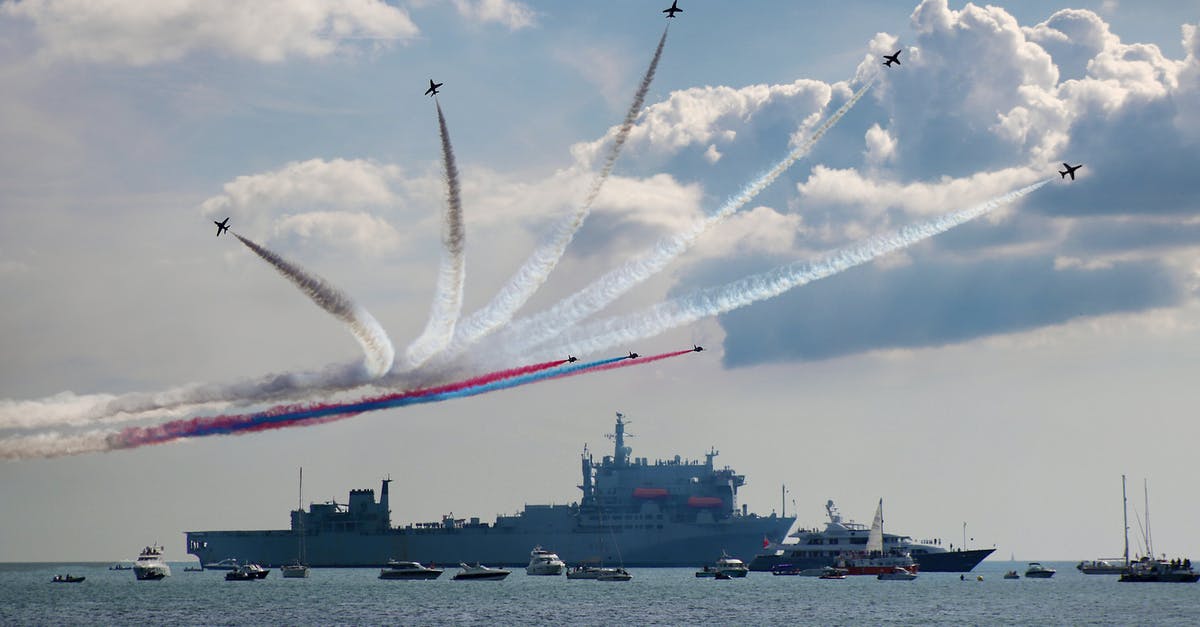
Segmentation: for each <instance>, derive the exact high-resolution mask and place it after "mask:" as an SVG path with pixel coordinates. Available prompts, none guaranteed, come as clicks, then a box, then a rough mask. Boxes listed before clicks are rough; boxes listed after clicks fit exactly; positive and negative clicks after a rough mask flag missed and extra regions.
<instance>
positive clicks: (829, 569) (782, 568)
mask: <svg viewBox="0 0 1200 627" xmlns="http://www.w3.org/2000/svg"><path fill="white" fill-rule="evenodd" d="M838 573H841V574H842V575H845V574H846V569H844V568H836V567H834V566H821V567H820V568H801V567H799V566H797V565H795V564H776V565H775V566H772V567H771V574H772V575H791V576H798V577H820V576H821V575H828V574H838Z"/></svg>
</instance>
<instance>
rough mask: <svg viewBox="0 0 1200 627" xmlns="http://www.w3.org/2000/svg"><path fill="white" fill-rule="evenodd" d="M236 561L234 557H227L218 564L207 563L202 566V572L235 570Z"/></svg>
mask: <svg viewBox="0 0 1200 627" xmlns="http://www.w3.org/2000/svg"><path fill="white" fill-rule="evenodd" d="M237 567H238V561H237V558H235V557H227V558H225V559H223V560H221V561H219V562H209V563H207V564H204V565H203V568H204V570H236V569H237Z"/></svg>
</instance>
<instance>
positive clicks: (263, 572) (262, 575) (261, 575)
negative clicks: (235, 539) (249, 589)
mask: <svg viewBox="0 0 1200 627" xmlns="http://www.w3.org/2000/svg"><path fill="white" fill-rule="evenodd" d="M241 569H242V570H244V571H246V572H248V573H250V574H251V575H254V578H255V579H266V578H267V575H269V574H271V571H270V569H267V568H263V567H262V566H259V565H258V564H242V566H241Z"/></svg>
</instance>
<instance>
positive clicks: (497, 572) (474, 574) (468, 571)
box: [454, 563, 512, 581]
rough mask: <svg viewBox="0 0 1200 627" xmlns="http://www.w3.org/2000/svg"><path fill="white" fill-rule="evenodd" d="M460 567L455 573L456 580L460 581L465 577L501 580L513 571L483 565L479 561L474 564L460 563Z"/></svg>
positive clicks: (468, 578) (467, 578)
mask: <svg viewBox="0 0 1200 627" xmlns="http://www.w3.org/2000/svg"><path fill="white" fill-rule="evenodd" d="M459 567H460V568H461V569H462V570H460V571H458V572H457V573H455V575H454V580H455V581H460V580H464V579H466V580H470V579H483V580H489V581H499V580H501V579H504V578H505V577H507V576H509V575H510V574H511V573H512V571H510V570H505V569H503V568H488V567H487V566H482V565H480V564H478V563H476V564H474V565H472V566H467V565H466V564H459Z"/></svg>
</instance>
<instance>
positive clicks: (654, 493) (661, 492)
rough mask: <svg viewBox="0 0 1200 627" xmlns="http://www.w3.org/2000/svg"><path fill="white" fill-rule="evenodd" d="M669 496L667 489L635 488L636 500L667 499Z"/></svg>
mask: <svg viewBox="0 0 1200 627" xmlns="http://www.w3.org/2000/svg"><path fill="white" fill-rule="evenodd" d="M667 496H668V492H667V489H666V488H634V489H633V498H635V499H665V498H667Z"/></svg>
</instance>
